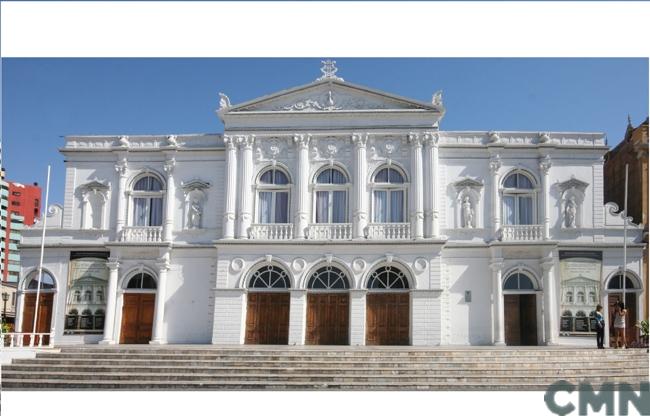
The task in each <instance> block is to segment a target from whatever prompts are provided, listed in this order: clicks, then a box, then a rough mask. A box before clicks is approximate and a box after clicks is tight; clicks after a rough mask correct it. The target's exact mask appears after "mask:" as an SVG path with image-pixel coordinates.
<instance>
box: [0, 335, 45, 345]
mask: <svg viewBox="0 0 650 416" xmlns="http://www.w3.org/2000/svg"><path fill="white" fill-rule="evenodd" d="M53 335H54V333H49V332H42V333H41V332H37V333H32V332H5V333H4V334H2V345H3V346H5V347H10V348H13V347H49V346H50V340H51V339H52V336H53Z"/></svg>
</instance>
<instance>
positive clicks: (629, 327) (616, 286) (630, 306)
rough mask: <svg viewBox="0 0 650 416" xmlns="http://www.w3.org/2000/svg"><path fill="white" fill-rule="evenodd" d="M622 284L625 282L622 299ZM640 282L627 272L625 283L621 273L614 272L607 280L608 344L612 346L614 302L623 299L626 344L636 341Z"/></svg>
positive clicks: (613, 338)
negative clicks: (625, 311)
mask: <svg viewBox="0 0 650 416" xmlns="http://www.w3.org/2000/svg"><path fill="white" fill-rule="evenodd" d="M623 284H625V300H624V301H623ZM641 292H642V289H641V283H640V281H639V279H637V278H636V276H634V275H633V274H631V273H629V272H627V273H626V276H625V283H623V274H622V273H616V274H615V275H613V276H612V277H610V278H609V280H608V281H607V289H606V293H607V318H605V319H606V320H607V322H608V325H609V345H610V347H614V341H615V340H616V338H615V335H614V319H615V310H616V304H617V303H618V302H621V301H623V303H624V304H625V309H627V317H626V318H625V340H626V342H627V345H630V344H631V343H632V342H634V341H638V339H639V338H638V336H639V329H638V328H637V327H636V322H637V320H638V310H639V295H640V294H641Z"/></svg>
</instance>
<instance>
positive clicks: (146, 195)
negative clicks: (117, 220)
mask: <svg viewBox="0 0 650 416" xmlns="http://www.w3.org/2000/svg"><path fill="white" fill-rule="evenodd" d="M163 197H164V191H163V185H162V182H160V180H159V179H158V178H156V177H155V176H152V175H147V176H144V177H142V178H140V179H138V180H137V181H136V183H135V185H133V225H135V226H137V227H157V226H160V225H162V221H163Z"/></svg>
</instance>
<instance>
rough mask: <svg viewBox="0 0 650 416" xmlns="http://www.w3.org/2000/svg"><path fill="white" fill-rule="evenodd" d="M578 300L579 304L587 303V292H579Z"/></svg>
mask: <svg viewBox="0 0 650 416" xmlns="http://www.w3.org/2000/svg"><path fill="white" fill-rule="evenodd" d="M576 299H577V301H578V303H585V292H578V295H577V296H576Z"/></svg>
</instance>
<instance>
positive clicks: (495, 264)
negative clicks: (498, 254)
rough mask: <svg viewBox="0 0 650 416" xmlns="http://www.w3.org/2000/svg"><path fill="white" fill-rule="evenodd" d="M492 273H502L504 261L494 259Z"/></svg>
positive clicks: (491, 263) (491, 264)
mask: <svg viewBox="0 0 650 416" xmlns="http://www.w3.org/2000/svg"><path fill="white" fill-rule="evenodd" d="M490 268H491V269H492V271H495V272H500V271H502V270H503V259H494V260H492V261H491V262H490Z"/></svg>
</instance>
